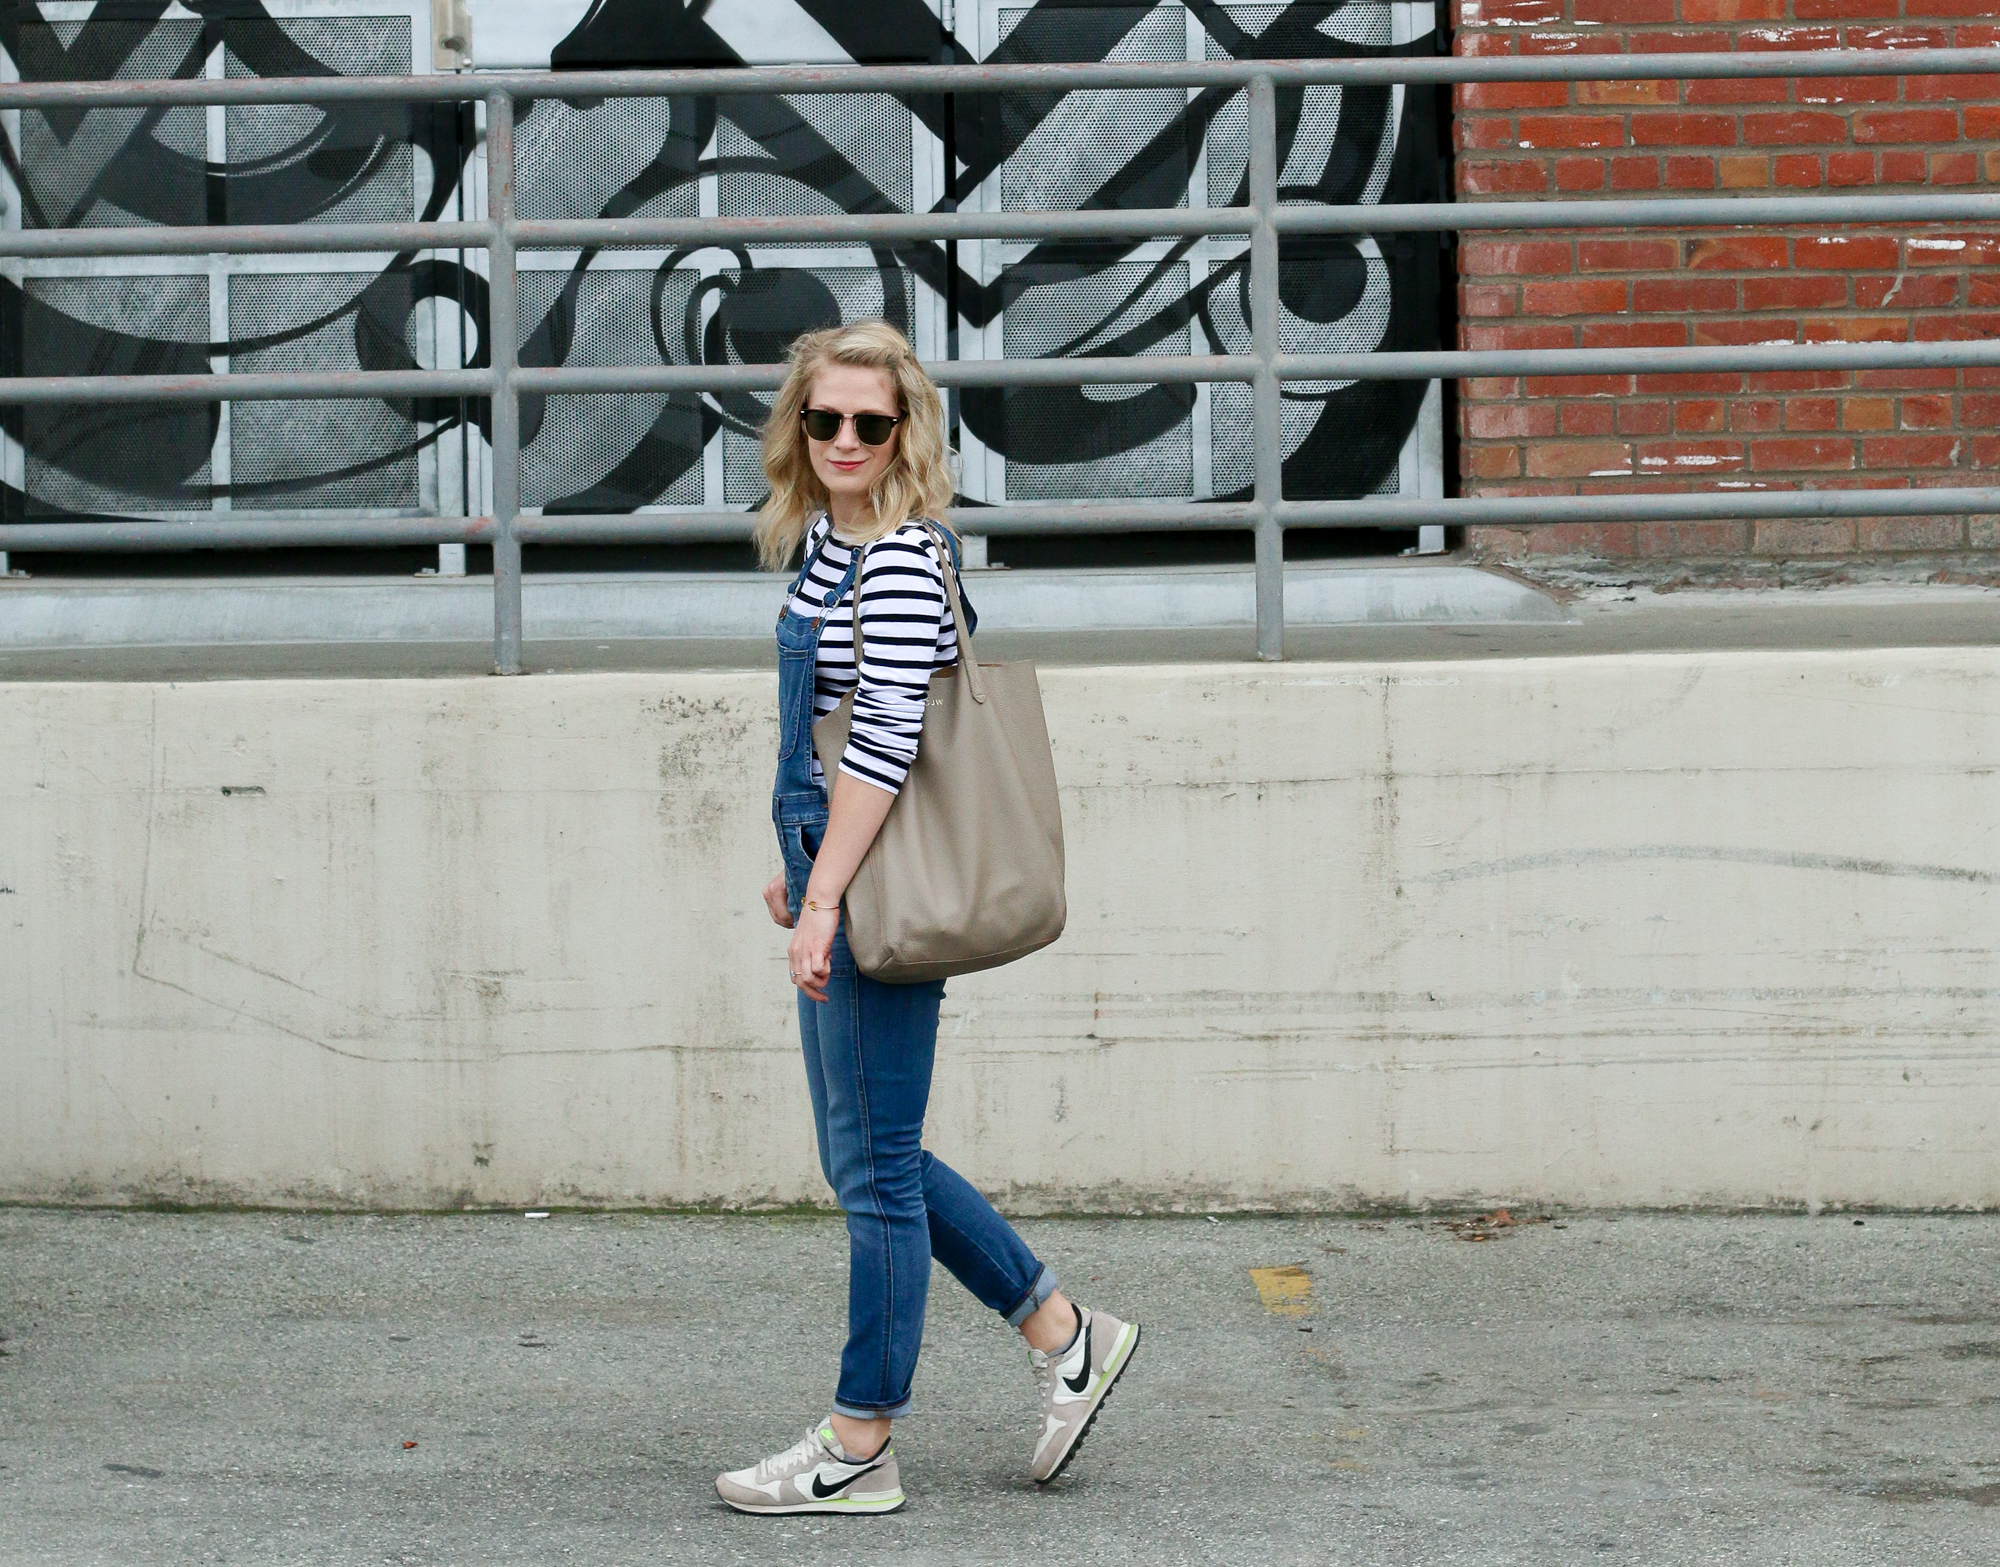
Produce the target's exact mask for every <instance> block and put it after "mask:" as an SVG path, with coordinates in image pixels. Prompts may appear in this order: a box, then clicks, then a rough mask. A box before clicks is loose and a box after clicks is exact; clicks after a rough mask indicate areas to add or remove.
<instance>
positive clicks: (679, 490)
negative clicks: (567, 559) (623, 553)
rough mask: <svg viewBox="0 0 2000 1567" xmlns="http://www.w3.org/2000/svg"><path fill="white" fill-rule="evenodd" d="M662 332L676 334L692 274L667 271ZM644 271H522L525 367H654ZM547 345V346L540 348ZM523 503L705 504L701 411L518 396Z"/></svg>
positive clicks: (653, 400) (674, 404)
mask: <svg viewBox="0 0 2000 1567" xmlns="http://www.w3.org/2000/svg"><path fill="white" fill-rule="evenodd" d="M659 281H660V282H661V283H662V285H663V286H662V287H661V289H660V298H659V322H660V328H661V330H662V331H663V332H664V333H665V334H666V335H667V338H668V341H669V342H673V341H675V340H677V339H678V338H679V337H680V335H681V329H682V327H681V324H682V321H683V319H684V317H685V315H686V312H687V304H688V298H689V296H690V295H691V294H692V293H693V291H694V284H695V274H694V273H692V272H689V271H684V270H683V271H675V272H669V273H668V274H667V275H666V276H665V277H664V278H663V279H660V280H659ZM654 283H655V274H654V273H653V272H651V271H636V270H634V271H590V272H586V273H584V274H583V275H582V276H580V277H575V276H573V275H572V274H571V273H568V272H524V273H522V274H521V290H520V298H521V331H522V338H523V344H524V352H523V354H522V363H523V364H542V363H551V362H554V359H553V353H554V350H555V349H556V348H557V346H558V340H560V343H561V346H562V347H563V352H562V353H561V356H560V358H561V362H562V363H563V364H569V365H633V364H640V365H656V364H660V363H662V360H661V358H660V355H659V352H658V350H657V348H656V347H655V345H654V312H653V289H654ZM543 345H546V346H543ZM522 438H523V443H524V444H523V449H522V453H521V500H522V503H523V504H524V505H528V506H542V507H546V506H549V505H551V504H558V505H559V504H560V503H562V502H564V501H566V500H570V499H572V498H574V497H578V496H583V495H586V494H589V495H591V509H593V510H600V511H621V510H629V509H634V508H637V507H641V506H650V505H657V504H668V505H683V504H687V505H693V504H698V503H699V502H700V501H701V498H702V471H701V405H700V402H699V400H698V399H697V398H696V397H694V396H692V395H688V396H682V397H664V396H652V395H648V394H644V393H634V394H626V393H619V394H617V395H615V396H609V397H569V396H564V397H549V398H531V399H524V401H523V406H522Z"/></svg>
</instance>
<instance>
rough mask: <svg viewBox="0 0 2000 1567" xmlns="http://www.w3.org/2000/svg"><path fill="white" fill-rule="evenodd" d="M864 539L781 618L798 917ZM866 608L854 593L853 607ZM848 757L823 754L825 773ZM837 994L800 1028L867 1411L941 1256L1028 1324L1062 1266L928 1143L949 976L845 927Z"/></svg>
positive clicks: (855, 1413) (852, 1371) (892, 1390)
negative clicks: (821, 716) (890, 971)
mask: <svg viewBox="0 0 2000 1567" xmlns="http://www.w3.org/2000/svg"><path fill="white" fill-rule="evenodd" d="M860 559H861V551H859V550H856V551H855V552H854V559H853V560H852V561H850V562H849V563H848V567H847V572H846V575H845V576H843V577H842V578H841V580H840V582H839V584H838V585H837V586H835V587H833V588H830V589H828V590H827V592H826V594H825V596H824V600H823V604H822V607H821V610H820V612H819V613H818V614H816V615H812V616H806V615H801V614H798V613H797V612H796V611H795V610H794V609H793V603H794V601H795V600H796V598H797V595H798V591H799V587H800V585H801V584H802V583H803V582H804V581H805V577H806V571H807V569H808V568H809V566H810V562H808V563H807V565H806V566H802V567H801V568H800V570H799V575H798V576H797V577H796V578H794V579H793V582H792V585H791V587H790V588H789V589H788V590H787V591H786V594H785V608H784V612H783V613H782V614H781V615H780V616H779V617H778V772H777V778H776V781H775V782H774V783H773V785H772V788H771V821H772V824H773V826H775V827H776V828H777V832H778V848H779V852H780V853H781V854H782V855H783V856H784V862H785V898H786V901H787V903H788V904H789V906H790V908H791V913H792V918H793V920H794V921H796V920H797V919H798V916H799V908H800V905H801V903H802V902H803V900H804V898H805V891H806V882H807V879H808V878H809V877H810V876H811V875H812V864H813V856H814V855H815V854H817V853H818V851H819V846H820V840H821V838H822V837H823V836H824V835H825V832H826V823H827V794H826V790H825V789H824V788H822V787H821V786H820V785H819V784H816V783H814V782H813V776H812V756H813V740H812V724H813V692H814V687H815V682H816V679H817V670H818V662H819V638H820V632H821V630H822V629H823V627H824V626H825V623H826V611H827V610H830V609H832V608H834V607H835V606H837V605H839V604H840V603H842V602H843V601H844V600H845V599H846V598H847V597H848V596H849V595H850V594H852V593H854V592H855V583H856V573H857V569H858V566H859V562H860ZM858 612H859V608H858V605H857V613H858ZM839 763H840V759H839V758H838V757H825V758H822V759H821V764H822V767H823V769H824V770H825V771H826V773H827V774H828V775H829V776H830V775H831V774H832V773H833V771H834V770H835V769H836V768H837V767H838V766H839ZM826 995H827V999H826V1000H825V1001H823V1002H817V1001H814V1000H813V999H812V998H811V997H809V996H808V995H806V993H805V992H804V991H800V992H799V993H798V1002H799V1039H800V1043H801V1045H802V1047H803V1049H804V1052H805V1064H806V1086H807V1088H808V1090H809V1091H810V1093H811V1095H812V1107H813V1129H814V1131H815V1133H816V1134H817V1136H818V1140H819V1162H820V1169H821V1171H822V1172H823V1173H824V1174H825V1176H826V1180H827V1184H828V1185H829V1186H831V1187H832V1188H833V1190H834V1195H835V1197H836V1198H837V1199H838V1200H839V1203H840V1206H841V1208H842V1209H843V1210H844V1211H845V1213H846V1215H847V1237H848V1279H847V1347H846V1349H845V1350H844V1351H842V1353H841V1357H840V1382H839V1386H838V1388H837V1390H836V1392H835V1396H834V1405H833V1407H834V1408H835V1410H837V1411H838V1412H839V1413H841V1414H844V1415H848V1416H851V1417H852V1418H854V1419H857V1420H872V1419H877V1418H884V1417H888V1418H893V1417H895V1416H897V1415H900V1414H902V1413H903V1412H904V1411H905V1410H906V1409H908V1408H909V1405H910V1386H911V1382H912V1380H913V1379H914V1377H915V1375H916V1368H917V1351H918V1349H919V1348H920V1347H921V1345H922V1341H923V1327H924V1305H925V1301H926V1298H927V1296H928V1293H929V1289H930V1275H931V1259H932V1257H933V1256H935V1257H936V1258H937V1260H938V1261H939V1262H942V1263H943V1264H944V1265H945V1267H946V1268H948V1269H949V1270H950V1271H951V1272H952V1274H953V1275H955V1276H956V1277H957V1278H958V1280H959V1282H961V1283H962V1284H964V1285H965V1287H966V1288H967V1289H968V1290H970V1291H971V1292H972V1293H973V1294H974V1295H976V1296H977V1297H978V1298H979V1299H980V1300H981V1301H983V1302H984V1303H985V1304H986V1305H987V1306H989V1307H991V1308H992V1309H993V1310H994V1311H997V1312H999V1313H1000V1314H1001V1315H1002V1316H1004V1317H1005V1318H1006V1319H1007V1320H1008V1322H1009V1323H1011V1324H1013V1325H1015V1326H1018V1325H1019V1324H1020V1323H1021V1322H1023V1321H1025V1320H1026V1319H1027V1318H1028V1317H1029V1316H1030V1315H1031V1314H1032V1313H1033V1312H1034V1311H1035V1309H1036V1308H1037V1307H1038V1306H1040V1305H1041V1303H1042V1302H1043V1301H1045V1300H1047V1299H1048V1298H1049V1296H1050V1295H1052V1294H1053V1293H1055V1289H1056V1277H1055V1274H1054V1273H1053V1272H1052V1271H1051V1270H1050V1269H1048V1268H1046V1267H1044V1266H1043V1265H1042V1264H1041V1263H1040V1262H1038V1261H1037V1260H1036V1258H1035V1255H1034V1253H1033V1252H1031V1251H1029V1249H1028V1247H1027V1245H1026V1243H1025V1242H1023V1241H1022V1239H1021V1238H1020V1236H1018V1235H1016V1234H1015V1233H1014V1230H1013V1227H1012V1226H1011V1225H1009V1224H1008V1223H1007V1221H1006V1220H1005V1219H1003V1218H1001V1217H1000V1215H999V1214H998V1213H996V1212H995V1211H994V1209H993V1205H992V1204H991V1203H989V1202H988V1201H987V1200H986V1199H985V1198H984V1197H982V1196H981V1195H980V1194H979V1193H978V1192H977V1191H975V1190H974V1189H973V1188H972V1186H970V1185H969V1184H968V1183H967V1182H966V1181H965V1180H964V1178H963V1177H961V1176H960V1175H958V1174H957V1173H956V1172H955V1171H953V1170H952V1169H951V1168H950V1167H949V1166H947V1165H945V1164H944V1163H943V1162H942V1161H941V1160H939V1159H937V1158H935V1157H933V1156H932V1155H931V1154H930V1153H929V1152H928V1151H927V1150H926V1149H925V1148H924V1147H923V1143H922V1138H923V1126H924V1111H925V1108H926V1106H927V1105H928V1104H929V1101H930V1090H931V1066H932V1062H933V1060H934V1059H935V1057H936V1053H937V1024H938V1008H939V1005H940V1004H941V1003H942V1002H943V1000H944V982H943V981H942V980H937V981H933V982H931V983H929V984H918V985H885V984H882V983H881V982H880V981H877V980H873V979H870V978H869V977H868V976H867V975H865V974H862V973H860V972H859V971H857V970H856V968H855V967H854V958H853V956H852V954H851V953H849V951H848V949H847V936H846V933H845V931H836V932H835V934H834V938H833V972H832V974H831V975H830V976H829V977H828V979H827V983H826Z"/></svg>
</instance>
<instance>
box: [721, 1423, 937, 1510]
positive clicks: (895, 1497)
mask: <svg viewBox="0 0 2000 1567" xmlns="http://www.w3.org/2000/svg"><path fill="white" fill-rule="evenodd" d="M715 1494H716V1495H717V1496H719V1497H721V1498H722V1499H723V1500H724V1501H725V1502H727V1503H728V1504H729V1505H730V1506H731V1507H733V1508H735V1509H736V1510H737V1511H738V1512H739V1513H893V1512H894V1511H895V1510H896V1509H897V1508H899V1507H901V1506H902V1505H903V1482H902V1477H901V1476H900V1475H898V1474H897V1472H896V1444H895V1442H894V1441H893V1440H891V1441H890V1442H888V1443H886V1444H884V1446H883V1448H882V1451H881V1452H879V1453H877V1454H876V1455H875V1456H874V1457H873V1458H864V1459H854V1458H849V1457H848V1456H847V1454H846V1453H845V1452H844V1451H843V1450H842V1448H841V1445H840V1442H839V1440H838V1439H837V1438H836V1437H835V1436H834V1434H833V1424H832V1422H831V1421H827V1422H824V1423H822V1424H821V1426H820V1428H819V1429H818V1430H817V1431H809V1432H807V1433H806V1436H805V1440H804V1441H802V1442H800V1443H799V1444H798V1445H797V1446H796V1447H788V1448H786V1449H785V1451H784V1452H782V1453H774V1454H772V1456H771V1457H769V1458H767V1459H765V1460H764V1461H763V1462H762V1463H760V1464H757V1465H755V1466H754V1467H752V1468H749V1469H734V1470H731V1471H730V1472H729V1473H728V1474H724V1475H717V1476H716V1477H715Z"/></svg>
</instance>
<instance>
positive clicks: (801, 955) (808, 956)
mask: <svg viewBox="0 0 2000 1567" xmlns="http://www.w3.org/2000/svg"><path fill="white" fill-rule="evenodd" d="M838 929H840V906H839V905H838V904H836V905H834V906H833V907H832V908H827V909H801V910H800V911H799V924H798V929H796V930H794V931H793V932H792V944H791V947H790V949H789V956H790V958H791V961H792V983H793V984H794V985H797V986H798V987H799V989H801V990H803V991H804V992H805V993H806V994H807V995H808V996H811V997H812V999H813V1000H815V1001H824V1000H826V982H827V979H828V977H829V976H830V975H831V974H832V973H833V933H834V932H835V931H837V930H838Z"/></svg>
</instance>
